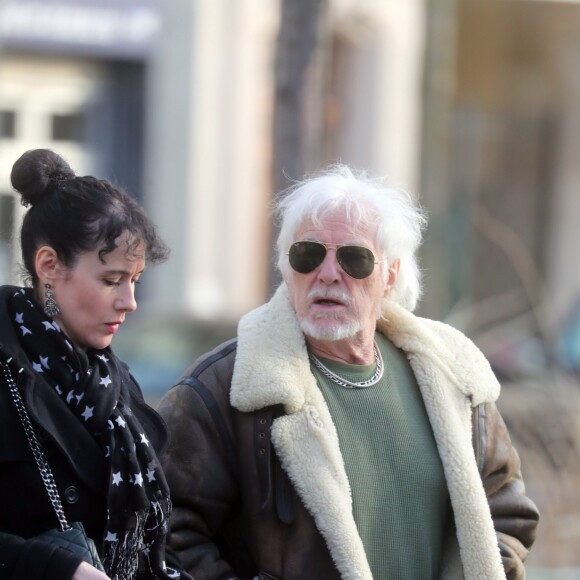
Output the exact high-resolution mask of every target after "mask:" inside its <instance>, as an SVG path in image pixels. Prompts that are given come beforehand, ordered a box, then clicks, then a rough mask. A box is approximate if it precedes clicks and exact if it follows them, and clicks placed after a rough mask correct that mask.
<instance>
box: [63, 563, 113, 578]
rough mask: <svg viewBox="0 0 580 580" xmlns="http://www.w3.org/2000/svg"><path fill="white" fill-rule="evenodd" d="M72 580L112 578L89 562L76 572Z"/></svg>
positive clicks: (82, 564)
mask: <svg viewBox="0 0 580 580" xmlns="http://www.w3.org/2000/svg"><path fill="white" fill-rule="evenodd" d="M72 580H110V578H109V577H108V576H107V575H106V574H105V573H104V572H101V571H100V570H97V569H96V568H95V567H94V566H91V565H90V564H89V563H88V562H82V563H81V565H80V566H79V567H78V568H77V569H76V570H75V573H74V575H73V577H72Z"/></svg>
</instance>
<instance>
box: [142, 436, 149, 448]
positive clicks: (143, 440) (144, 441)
mask: <svg viewBox="0 0 580 580" xmlns="http://www.w3.org/2000/svg"><path fill="white" fill-rule="evenodd" d="M140 435H141V443H145V445H147V447H149V441H147V437H145V433H140Z"/></svg>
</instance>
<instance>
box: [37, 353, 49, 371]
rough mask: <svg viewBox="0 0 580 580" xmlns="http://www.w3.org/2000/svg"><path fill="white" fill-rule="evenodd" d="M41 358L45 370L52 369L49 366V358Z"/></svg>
mask: <svg viewBox="0 0 580 580" xmlns="http://www.w3.org/2000/svg"><path fill="white" fill-rule="evenodd" d="M39 358H40V364H41V365H42V366H43V367H44V368H45V369H50V367H49V366H48V357H47V356H41V357H39Z"/></svg>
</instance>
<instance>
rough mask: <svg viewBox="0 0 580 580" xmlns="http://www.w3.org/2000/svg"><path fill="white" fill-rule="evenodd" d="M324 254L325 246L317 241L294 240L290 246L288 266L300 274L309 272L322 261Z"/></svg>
mask: <svg viewBox="0 0 580 580" xmlns="http://www.w3.org/2000/svg"><path fill="white" fill-rule="evenodd" d="M324 256H326V248H325V247H324V246H323V245H322V244H319V243H317V242H296V243H295V244H292V245H291V246H290V251H289V252H288V259H289V261H290V266H292V268H293V269H294V270H296V272H299V273H300V274H309V273H310V272H312V271H313V270H315V269H316V268H318V266H320V264H322V262H323V261H324Z"/></svg>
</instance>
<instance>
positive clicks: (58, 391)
mask: <svg viewBox="0 0 580 580" xmlns="http://www.w3.org/2000/svg"><path fill="white" fill-rule="evenodd" d="M54 390H55V391H56V392H57V393H58V394H59V395H62V389H61V388H60V385H54Z"/></svg>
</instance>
